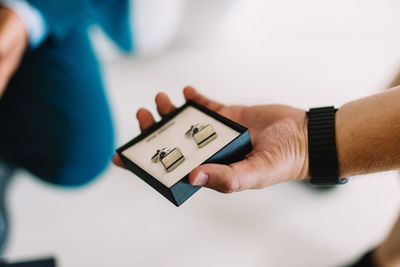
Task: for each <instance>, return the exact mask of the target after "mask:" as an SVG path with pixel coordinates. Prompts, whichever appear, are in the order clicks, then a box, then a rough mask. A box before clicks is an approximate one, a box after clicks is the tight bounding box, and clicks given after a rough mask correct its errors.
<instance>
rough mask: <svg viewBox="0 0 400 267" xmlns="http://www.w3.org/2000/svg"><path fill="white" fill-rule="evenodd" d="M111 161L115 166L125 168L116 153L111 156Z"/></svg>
mask: <svg viewBox="0 0 400 267" xmlns="http://www.w3.org/2000/svg"><path fill="white" fill-rule="evenodd" d="M112 162H113V163H114V164H115V165H116V166H118V167H120V168H124V169H125V165H124V163H123V162H122V160H121V158H120V156H119V155H118V154H114V156H113V158H112Z"/></svg>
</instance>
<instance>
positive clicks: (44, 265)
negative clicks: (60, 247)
mask: <svg viewBox="0 0 400 267" xmlns="http://www.w3.org/2000/svg"><path fill="white" fill-rule="evenodd" d="M56 266H57V263H56V260H55V259H52V258H51V259H45V260H35V261H25V262H19V263H0V267H56Z"/></svg>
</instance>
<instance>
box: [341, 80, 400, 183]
mask: <svg viewBox="0 0 400 267" xmlns="http://www.w3.org/2000/svg"><path fill="white" fill-rule="evenodd" d="M336 143H337V152H338V160H339V169H340V174H341V176H342V177H348V176H353V175H359V174H366V173H372V172H379V171H387V170H396V169H400V87H396V88H393V89H390V90H387V91H385V92H382V93H380V94H377V95H373V96H370V97H367V98H363V99H360V100H356V101H353V102H350V103H348V104H345V105H344V106H342V107H341V108H340V109H339V111H338V112H337V114H336Z"/></svg>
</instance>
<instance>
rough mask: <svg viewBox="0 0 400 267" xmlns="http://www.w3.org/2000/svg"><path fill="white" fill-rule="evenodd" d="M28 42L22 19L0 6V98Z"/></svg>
mask: <svg viewBox="0 0 400 267" xmlns="http://www.w3.org/2000/svg"><path fill="white" fill-rule="evenodd" d="M27 44H28V33H27V30H26V28H25V25H24V24H23V22H22V20H21V19H20V18H19V17H18V15H17V14H16V13H14V12H13V11H12V10H10V9H8V8H6V7H0V98H1V96H2V94H3V93H4V90H5V88H6V86H7V84H8V81H9V79H10V78H11V76H12V75H13V74H14V72H15V70H16V69H17V68H18V66H19V63H20V61H21V58H22V56H23V54H24V52H25V49H26V47H27Z"/></svg>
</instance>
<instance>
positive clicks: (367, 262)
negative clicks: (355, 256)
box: [347, 250, 379, 267]
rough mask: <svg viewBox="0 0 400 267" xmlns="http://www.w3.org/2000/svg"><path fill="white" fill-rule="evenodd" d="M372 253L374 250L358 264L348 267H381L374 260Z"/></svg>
mask: <svg viewBox="0 0 400 267" xmlns="http://www.w3.org/2000/svg"><path fill="white" fill-rule="evenodd" d="M372 252H373V250H371V251H369V252H367V253H365V255H364V256H362V258H361V259H359V260H358V261H357V262H356V263H354V264H352V265H349V266H347V267H379V266H378V265H377V264H376V263H375V261H374V259H373V258H372Z"/></svg>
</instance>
